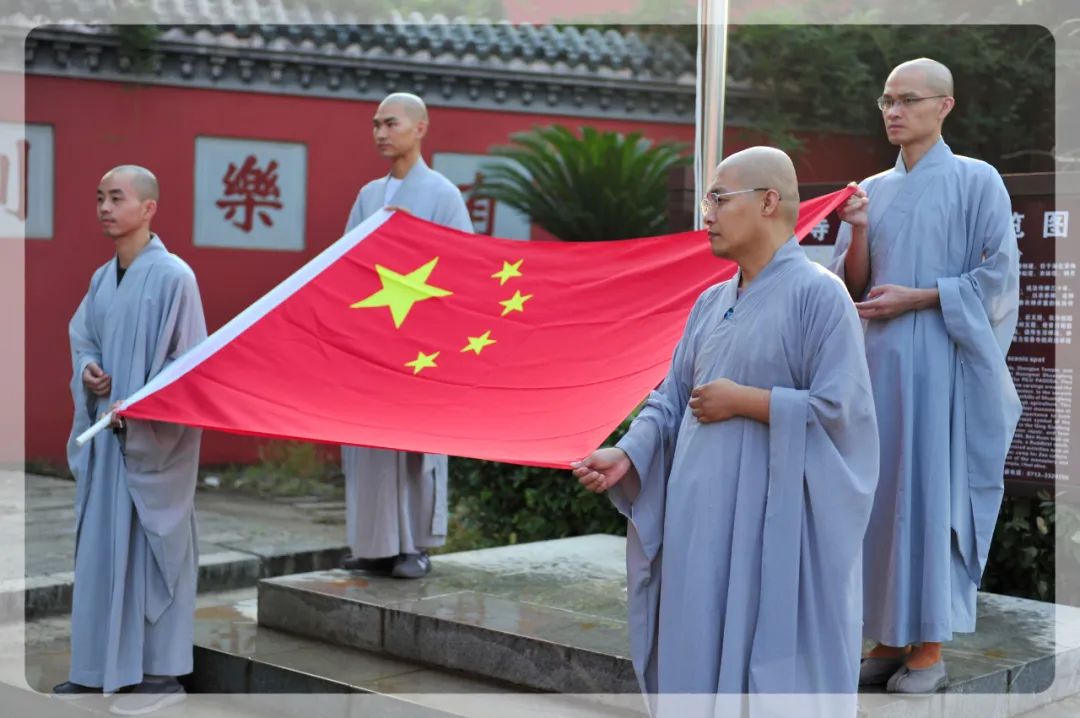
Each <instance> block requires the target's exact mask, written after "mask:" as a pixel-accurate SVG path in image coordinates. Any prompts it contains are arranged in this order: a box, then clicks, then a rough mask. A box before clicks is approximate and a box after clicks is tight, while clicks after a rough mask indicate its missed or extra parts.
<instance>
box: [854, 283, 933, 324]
mask: <svg viewBox="0 0 1080 718" xmlns="http://www.w3.org/2000/svg"><path fill="white" fill-rule="evenodd" d="M923 293H924V290H920V289H913V288H912V287H902V286H900V285H899V284H881V285H878V286H876V287H871V288H870V291H869V292H867V293H866V299H864V300H863V301H861V302H856V303H855V308H856V309H857V310H858V311H859V316H860V317H862V318H863V319H892V318H893V317H898V316H900V315H901V314H903V313H905V312H910V311H912V310H914V309H922V308H923V305H924V301H923V300H924V297H923Z"/></svg>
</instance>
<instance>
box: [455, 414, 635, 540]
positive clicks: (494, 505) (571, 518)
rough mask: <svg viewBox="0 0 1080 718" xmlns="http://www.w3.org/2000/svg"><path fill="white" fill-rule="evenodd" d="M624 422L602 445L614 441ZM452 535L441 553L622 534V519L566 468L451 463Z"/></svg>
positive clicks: (469, 461) (625, 424) (626, 423)
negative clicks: (576, 537)
mask: <svg viewBox="0 0 1080 718" xmlns="http://www.w3.org/2000/svg"><path fill="white" fill-rule="evenodd" d="M629 426H630V419H629V418H628V419H627V420H626V421H624V422H623V423H622V424H621V425H620V426H619V428H618V429H616V430H615V432H614V433H613V434H612V435H611V436H610V437H609V438H608V440H607V441H606V442H604V444H605V446H606V445H610V444H611V443H613V442H615V441H617V440H618V438H619V437H621V436H622V435H623V434H624V433H626V430H627V429H628V428H629ZM450 497H451V499H452V500H453V510H452V511H451V519H450V530H449V538H448V540H447V544H446V546H445V547H443V549H442V551H443V552H450V551H465V550H469V549H477V548H488V547H491V546H503V545H506V544H515V543H527V542H529V541H545V540H548V539H556V538H565V537H567V536H581V535H584V534H592V533H606V534H618V535H620V536H621V535H625V534H626V519H624V518H623V517H622V515H620V514H619V512H618V511H616V510H615V508H614V507H613V506H612V505H611V502H610V501H609V500H608V498H607V497H606V496H604V495H597V494H594V493H592V492H590V491H586V490H585V489H583V488H582V487H581V485H580V484H578V482H577V480H576V479H575V478H574V476H573V475H572V474H571V473H570V472H569V471H568V470H565V469H544V468H538V467H535V466H517V465H514V464H500V463H495V462H491V461H477V460H475V459H460V458H457V457H451V458H450Z"/></svg>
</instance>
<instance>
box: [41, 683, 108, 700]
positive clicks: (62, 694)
mask: <svg viewBox="0 0 1080 718" xmlns="http://www.w3.org/2000/svg"><path fill="white" fill-rule="evenodd" d="M95 693H96V694H98V695H101V688H100V687H98V688H95V687H93V686H84V685H81V684H79V683H72V682H71V681H64V682H63V683H60V684H59V685H55V686H53V689H52V694H53V695H54V696H56V697H57V698H77V697H79V696H87V695H93V694H95Z"/></svg>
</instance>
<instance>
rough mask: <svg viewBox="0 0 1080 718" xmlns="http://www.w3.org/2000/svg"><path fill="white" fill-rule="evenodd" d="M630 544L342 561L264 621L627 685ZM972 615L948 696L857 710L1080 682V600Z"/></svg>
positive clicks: (1035, 701) (275, 597) (485, 666)
mask: <svg viewBox="0 0 1080 718" xmlns="http://www.w3.org/2000/svg"><path fill="white" fill-rule="evenodd" d="M624 545H625V544H624V541H623V539H622V538H620V537H615V536H583V537H577V538H571V539H562V540H558V541H547V542H540V543H535V544H524V545H517V546H505V547H500V548H495V549H486V550H482V551H471V552H464V553H457V554H446V555H440V556H435V557H434V558H433V562H432V563H433V569H432V572H431V574H430V575H429V576H427V577H426V578H424V579H420V580H415V581H403V580H397V579H391V578H384V577H377V576H371V575H366V574H363V573H359V572H347V571H341V570H332V571H321V572H313V573H309V574H302V575H294V576H285V577H280V578H274V579H267V580H263V581H261V582H260V583H259V609H258V615H259V622H260V624H261V625H262V626H266V627H270V628H275V629H278V630H282V631H287V632H289V633H292V634H296V635H301V636H305V637H308V638H312V639H315V640H319V641H324V642H327V643H333V644H337V645H342V646H349V647H354V648H362V649H364V650H368V651H374V652H378V653H381V654H382V655H385V656H388V657H393V658H398V659H403V660H408V661H416V662H419V663H424V664H427V665H432V666H436V667H439V668H445V669H450V670H454V671H459V672H463V673H468V674H470V675H475V676H481V677H486V678H490V679H497V680H501V681H508V682H510V683H513V684H516V685H519V686H522V687H525V688H528V689H532V690H541V691H553V692H560V693H577V694H589V693H603V694H631V693H634V692H636V691H637V690H638V688H637V683H636V681H635V680H634V676H633V672H632V669H631V665H630V661H629V658H628V656H629V647H628V638H627V633H626V623H625V617H626V592H625V568H624V566H625V564H624V554H623V550H624ZM978 625H979V631H978V633H976V634H973V635H957V637H956V640H954V641H953V642H952V643H950V644H948V646H947V648H946V649H945V660H946V662H947V665H948V668H949V673H950V685H949V687H948V689H947V691H946V693H945V694H943V696H939V697H937V698H936V699H934V700H931V701H927V700H922V701H921V702H918V701H916V702H914V703H913V702H912V701H911V700H903V699H900V698H898V697H896V696H892V695H887V694H884V693H879V694H876V695H875V694H873V693H867V694H865V695H863V696H861V697H860V706H861V711H860V712H861V713H862V715H864V716H873V717H874V718H878V717H879V716H880V717H881V718H886V717H887V716H891V715H898V716H903V717H904V718H914V716H919V715H934V712H933V711H934V710H935V708H934V706H938V705H939V703H940V702H941V701H954V702H955V701H967V702H970V700H969V699H968V698H964V697H962V696H968V695H970V694H985V695H987V696H989V697H988V698H987V699H986V701H988V702H989V704H990V705H989V707H985V706H984V707H983V708H980V710H979V711H978V712H977V713H976V714H974V715H978V716H980V718H985V717H987V716H994V717H995V718H996V717H997V716H1012V715H1018V714H1019V713H1020V712H1022V710H1030V709H1031V708H1033V707H1036V706H1037V705H1039V704H1040V701H1043V702H1045V701H1048V700H1049V698H1048V697H1047V696H1049V695H1051V694H1052V693H1053V691H1051V690H1050V689H1051V688H1052V687H1054V686H1057V685H1059V684H1060V685H1066V684H1067V685H1072V686H1074V688H1073V691H1074V692H1075V691H1076V690H1080V685H1078V684H1077V681H1076V680H1075V676H1076V673H1077V665H1078V664H1080V609H1075V608H1070V607H1065V606H1055V605H1053V604H1047V603H1041V602H1038V601H1030V600H1025V599H1017V598H1011V597H1006V596H997V595H991V594H982V595H980V597H979V624H978ZM1062 666H1065V668H1062ZM1062 670H1065V671H1066V672H1067V674H1068V675H1066V676H1062V675H1058V679H1059V680H1058V681H1057V683H1055V674H1060V673H1061V671H1062ZM1063 679H1065V680H1066V682H1065V683H1062V680H1063ZM949 695H954V696H957V697H956V698H948V697H947V696H949ZM1058 697H1061V696H1058Z"/></svg>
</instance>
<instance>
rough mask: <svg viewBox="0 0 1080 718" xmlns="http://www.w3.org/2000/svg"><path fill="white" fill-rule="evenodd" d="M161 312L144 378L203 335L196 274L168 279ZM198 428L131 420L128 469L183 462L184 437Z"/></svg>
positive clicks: (126, 436)
mask: <svg viewBox="0 0 1080 718" xmlns="http://www.w3.org/2000/svg"><path fill="white" fill-rule="evenodd" d="M164 306H165V309H164V313H165V316H164V318H163V319H162V321H161V323H160V326H159V329H158V334H157V337H156V341H155V344H154V347H153V349H152V351H153V356H152V359H151V362H150V371H149V372H148V375H147V377H146V380H147V381H150V380H151V379H153V378H154V377H155V376H156V375H157V374H158V373H159V372H161V371H162V370H163V369H164V368H165V367H167V366H168V365H169V364H171V363H172V362H173V361H175V360H176V359H177V358H179V357H180V356H181V355H183V354H184V352H186V351H188V350H189V349H191V348H192V347H194V346H195V345H196V344H198V343H200V342H201V341H202V340H203V339H205V338H206V320H205V318H204V316H203V308H202V300H201V298H200V296H199V288H198V285H197V284H196V282H195V277H194V275H193V274H191V273H190V272H183V273H177V276H176V277H175V278H174V279H173V281H172V282H170V287H169V291H168V292H167V299H166V302H165V305H164ZM194 431H197V430H196V429H192V428H190V427H187V426H183V425H181V424H172V423H168V422H161V421H141V420H130V421H128V423H127V430H126V432H125V434H124V455H125V458H126V462H127V466H128V468H129V470H131V471H132V472H134V473H152V472H155V471H161V470H165V469H167V468H168V467H170V466H172V465H173V464H174V461H183V460H185V459H184V457H180V456H178V455H177V454H178V452H183V451H185V450H186V444H185V442H184V439H185V437H186V436H187V435H189V434H190V433H191V432H194Z"/></svg>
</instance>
